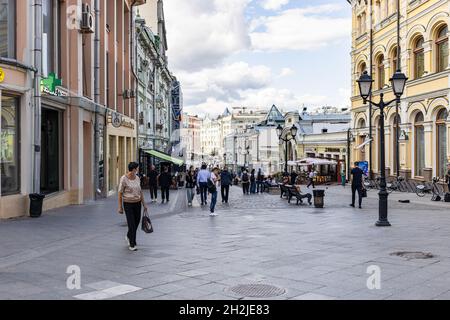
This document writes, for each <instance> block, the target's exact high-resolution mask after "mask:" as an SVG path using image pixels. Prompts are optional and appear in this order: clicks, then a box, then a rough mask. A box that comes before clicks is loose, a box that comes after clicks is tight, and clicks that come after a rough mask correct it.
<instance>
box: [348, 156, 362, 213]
mask: <svg viewBox="0 0 450 320" xmlns="http://www.w3.org/2000/svg"><path fill="white" fill-rule="evenodd" d="M351 174H352V177H353V178H352V204H351V205H350V206H351V207H353V208H354V207H355V198H356V191H358V198H359V199H358V200H359V208H360V209H362V207H361V205H362V191H363V185H364V181H363V179H364V172H363V171H362V170H361V168H360V167H359V166H358V162H355V166H354V167H353V169H352V171H351Z"/></svg>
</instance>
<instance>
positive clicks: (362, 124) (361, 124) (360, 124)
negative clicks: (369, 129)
mask: <svg viewBox="0 0 450 320" xmlns="http://www.w3.org/2000/svg"><path fill="white" fill-rule="evenodd" d="M365 127H366V120H364V119H360V120H359V121H358V129H364V128H365Z"/></svg>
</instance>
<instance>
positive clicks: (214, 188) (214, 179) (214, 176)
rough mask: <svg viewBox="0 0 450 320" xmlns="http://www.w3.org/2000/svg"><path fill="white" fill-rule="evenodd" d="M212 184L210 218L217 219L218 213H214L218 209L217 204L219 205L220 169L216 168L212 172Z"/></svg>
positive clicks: (210, 190) (210, 189)
mask: <svg viewBox="0 0 450 320" xmlns="http://www.w3.org/2000/svg"><path fill="white" fill-rule="evenodd" d="M210 179H211V180H210V182H209V183H208V184H210V183H211V185H210V186H209V188H208V189H209V193H211V206H210V207H209V209H210V212H211V213H210V216H211V217H215V216H217V214H216V213H214V210H215V208H216V203H217V186H218V184H219V180H220V179H219V168H214V169H213V171H212V172H211V178H210Z"/></svg>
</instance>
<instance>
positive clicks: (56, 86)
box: [41, 72, 67, 97]
mask: <svg viewBox="0 0 450 320" xmlns="http://www.w3.org/2000/svg"><path fill="white" fill-rule="evenodd" d="M61 86H62V80H61V79H58V78H57V77H56V75H55V73H53V72H52V73H49V74H48V77H47V78H42V80H41V92H44V93H47V94H49V95H52V96H57V97H61V96H66V95H67V94H66V93H65V92H64V91H62V90H61Z"/></svg>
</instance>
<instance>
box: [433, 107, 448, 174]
mask: <svg viewBox="0 0 450 320" xmlns="http://www.w3.org/2000/svg"><path fill="white" fill-rule="evenodd" d="M447 118H448V112H447V110H446V109H442V110H441V111H439V113H438V115H437V118H436V133H437V136H436V147H437V175H438V176H439V177H441V178H444V177H445V174H446V166H447V128H446V125H445V121H447Z"/></svg>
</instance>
